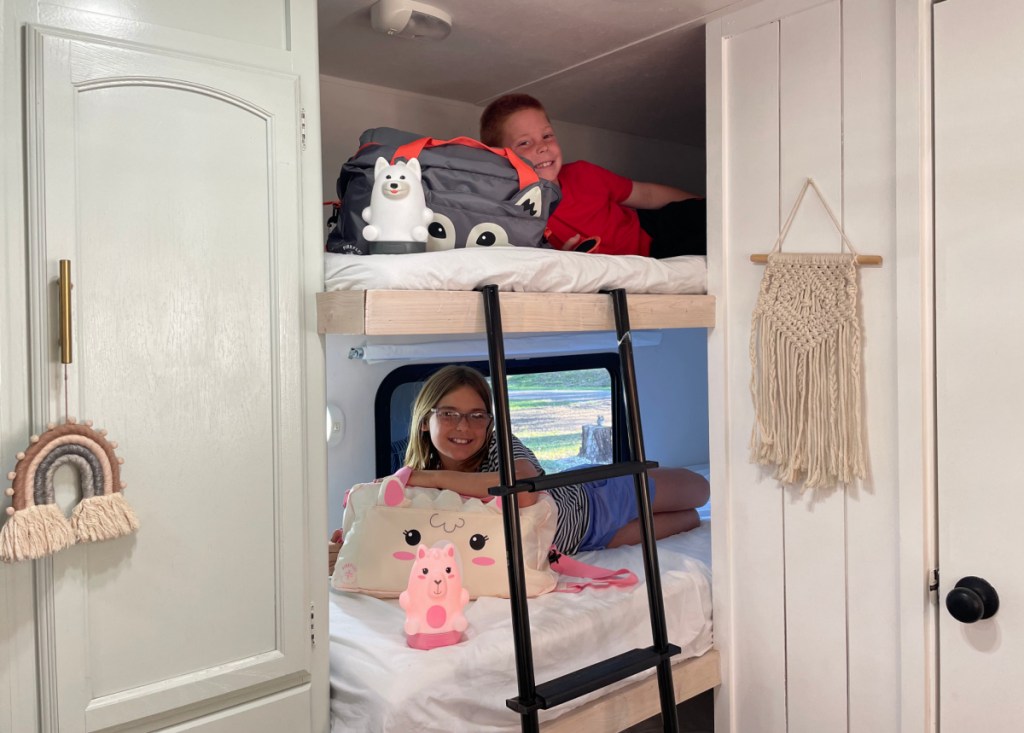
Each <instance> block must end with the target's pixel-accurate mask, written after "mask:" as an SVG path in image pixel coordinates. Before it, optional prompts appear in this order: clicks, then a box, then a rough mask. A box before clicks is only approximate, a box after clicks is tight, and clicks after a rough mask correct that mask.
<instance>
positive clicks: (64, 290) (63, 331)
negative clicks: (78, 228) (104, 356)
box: [58, 260, 71, 364]
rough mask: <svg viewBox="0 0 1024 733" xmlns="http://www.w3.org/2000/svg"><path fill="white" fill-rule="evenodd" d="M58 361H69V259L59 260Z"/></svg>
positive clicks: (64, 362)
mask: <svg viewBox="0 0 1024 733" xmlns="http://www.w3.org/2000/svg"><path fill="white" fill-rule="evenodd" d="M58 286H59V288H60V297H59V301H58V309H59V311H60V363H61V364H70V363H71V260H61V261H60V280H59V281H58Z"/></svg>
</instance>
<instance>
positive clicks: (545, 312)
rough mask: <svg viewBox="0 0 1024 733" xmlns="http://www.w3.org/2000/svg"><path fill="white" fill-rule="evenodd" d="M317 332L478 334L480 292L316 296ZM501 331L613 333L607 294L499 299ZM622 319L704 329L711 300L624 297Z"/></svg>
mask: <svg viewBox="0 0 1024 733" xmlns="http://www.w3.org/2000/svg"><path fill="white" fill-rule="evenodd" d="M316 303H317V331H318V332H319V333H322V334H327V333H338V334H362V335H366V336H416V335H441V334H466V333H485V332H486V327H485V325H484V306H483V301H482V299H481V298H480V293H477V292H474V291H465V290H332V291H329V292H326V293H317V296H316ZM501 310H502V323H503V326H504V330H505V333H552V332H571V331H614V330H615V317H614V314H613V312H612V306H611V302H610V300H609V298H608V296H607V295H601V294H598V293H520V292H504V293H501ZM629 320H630V323H631V324H632V327H633V328H635V329H637V330H648V329H660V328H711V327H713V326H714V325H715V298H714V296H713V295H652V294H645V293H636V294H630V296H629Z"/></svg>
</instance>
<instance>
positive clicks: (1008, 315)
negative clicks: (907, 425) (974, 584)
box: [935, 0, 1024, 733]
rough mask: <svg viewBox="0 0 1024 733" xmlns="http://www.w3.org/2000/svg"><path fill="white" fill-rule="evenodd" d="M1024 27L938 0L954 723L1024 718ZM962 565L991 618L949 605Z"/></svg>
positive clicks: (946, 558) (1022, 17) (943, 490)
mask: <svg viewBox="0 0 1024 733" xmlns="http://www.w3.org/2000/svg"><path fill="white" fill-rule="evenodd" d="M1022 28H1024V4H1022V3H1020V2H1019V0H947V2H943V3H940V4H938V5H936V6H935V181H936V183H935V223H936V233H935V239H936V273H935V282H936V285H935V290H936V328H937V333H936V349H937V361H936V378H937V392H938V394H937V399H938V404H937V420H938V425H937V428H938V456H939V459H938V483H939V503H938V510H939V528H938V529H939V569H940V573H941V585H940V587H939V599H938V601H939V604H940V608H939V612H938V613H939V688H940V706H939V720H940V725H941V729H942V730H943V731H981V730H984V731H991V732H992V733H1014V732H1016V731H1019V730H1020V729H1021V721H1024V697H1022V696H1021V688H1022V686H1024V573H1022V571H1021V567H1020V559H1021V540H1020V536H1021V530H1020V526H1021V518H1022V516H1024V491H1022V490H1021V479H1020V474H1021V467H1020V456H1021V439H1022V434H1024V431H1022V428H1021V426H1022V424H1024V423H1022V415H1024V382H1022V381H1021V377H1020V372H1021V364H1022V363H1024V321H1022V315H1021V314H1022V313H1024V289H1022V287H1021V277H1022V273H1024V238H1022V232H1024V206H1022V202H1024V137H1022V134H1024V133H1022V131H1024V75H1022V74H1021V70H1022V69H1024V45H1022V44H1021V39H1020V29H1022ZM965 576H978V577H981V578H983V579H984V580H986V581H988V583H990V584H991V585H992V586H993V587H994V588H995V589H996V592H997V593H998V595H999V598H1000V601H1001V604H1000V608H999V610H998V612H997V613H996V614H995V615H994V616H992V617H991V618H987V619H982V620H978V621H976V622H974V623H962V622H960V621H957V620H956V619H955V618H953V616H952V615H951V614H950V613H949V612H948V611H947V609H946V608H945V603H946V599H947V596H948V595H949V593H950V592H951V591H952V590H953V589H954V587H955V586H956V585H957V583H958V581H960V580H961V579H962V578H964V577H965ZM957 592H958V593H962V591H957ZM961 602H966V601H965V599H961Z"/></svg>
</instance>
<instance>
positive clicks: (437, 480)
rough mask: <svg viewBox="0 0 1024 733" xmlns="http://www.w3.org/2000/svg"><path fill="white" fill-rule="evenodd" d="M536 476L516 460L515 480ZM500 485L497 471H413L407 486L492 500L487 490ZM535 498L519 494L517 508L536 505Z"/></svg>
mask: <svg viewBox="0 0 1024 733" xmlns="http://www.w3.org/2000/svg"><path fill="white" fill-rule="evenodd" d="M536 475H538V474H537V469H535V468H534V467H533V466H532V465H531V464H530V462H529V461H527V460H525V459H522V458H519V459H516V478H519V479H524V478H533V477H534V476H536ZM500 483H501V479H500V478H499V476H498V472H497V471H491V472H489V473H467V472H465V471H429V470H424V471H413V472H412V475H410V476H409V483H408V485H409V486H420V487H422V488H425V489H450V490H451V491H454V492H456V493H459V494H462V495H463V496H475V497H476V498H478V499H490V498H492V497H491V495H490V494H488V493H487V490H488V489H489V488H491V487H492V486H497V485H498V484H500ZM536 501H537V496H536V495H535V494H533V493H531V492H523V493H521V494H519V506H520V507H525V506H530V505H531V504H534V503H536Z"/></svg>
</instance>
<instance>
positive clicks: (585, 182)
mask: <svg viewBox="0 0 1024 733" xmlns="http://www.w3.org/2000/svg"><path fill="white" fill-rule="evenodd" d="M480 140H481V141H482V142H483V143H485V144H486V145H490V146H492V147H500V148H512V149H513V150H514V151H515V152H517V153H519V155H521V156H522V157H524V158H526V159H527V160H529V161H530V162H531V163H533V164H534V167H535V168H536V170H537V175H538V176H540V177H541V178H544V179H547V180H549V181H554V182H557V183H558V185H559V186H560V187H561V189H562V201H561V203H560V204H559V205H558V207H557V209H556V210H555V211H554V213H552V214H551V216H550V218H549V219H548V228H549V230H550V231H549V232H548V239H549V241H551V243H552V244H553V245H555V246H556V247H560V248H561V249H576V250H581V251H591V252H600V253H601V254H632V255H644V256H650V257H656V258H659V259H660V258H663V257H675V256H677V255H703V254H706V253H707V206H706V202H705V200H704V199H703V198H700V197H697V196H695V195H694V194H692V193H687V192H686V191H682V190H680V189H678V188H673V187H672V186H665V185H662V184H660V183H645V182H641V181H632V180H630V179H628V178H624V177H622V176H620V175H618V174H616V173H612V172H611V171H609V170H606V169H605V168H602V167H600V166H598V165H594V164H593V163H589V162H587V161H585V160H579V161H576V162H573V163H567V164H565V165H563V164H562V150H561V148H560V147H559V145H558V138H557V137H556V136H555V131H554V128H552V126H551V120H550V119H549V118H548V115H547V112H546V111H545V110H544V106H543V105H542V104H541V103H540V102H539V101H537V100H536V99H534V98H533V97H531V96H529V95H527V94H506V95H505V96H503V97H499V98H498V99H496V100H494V101H493V102H491V103H490V104H489V105H487V108H486V109H485V110H484V111H483V114H482V115H481V116H480Z"/></svg>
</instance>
